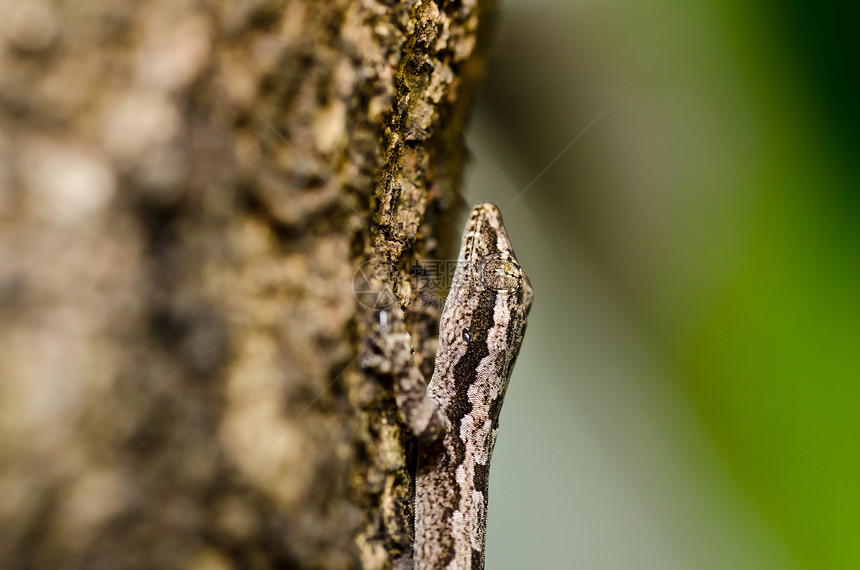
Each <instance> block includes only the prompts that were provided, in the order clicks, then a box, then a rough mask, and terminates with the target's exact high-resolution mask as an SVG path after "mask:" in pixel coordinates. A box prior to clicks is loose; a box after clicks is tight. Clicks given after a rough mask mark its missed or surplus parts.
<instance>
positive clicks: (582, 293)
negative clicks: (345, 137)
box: [467, 0, 860, 570]
mask: <svg viewBox="0 0 860 570" xmlns="http://www.w3.org/2000/svg"><path fill="white" fill-rule="evenodd" d="M500 8H501V10H500V18H499V22H498V30H497V34H496V38H495V44H494V45H495V48H494V49H495V57H494V60H493V62H492V65H491V71H490V74H489V76H488V77H487V81H486V82H485V84H484V87H483V90H482V94H481V96H480V101H479V104H478V108H477V111H476V114H475V117H474V120H473V123H472V126H471V129H470V135H469V138H470V141H469V142H470V147H471V150H472V153H473V160H472V164H471V168H470V172H469V176H468V180H467V193H468V196H467V199H468V200H470V201H472V202H474V201H478V200H490V201H493V202H495V203H497V204H499V206H501V207H502V209H503V212H504V215H505V220H506V223H507V226H508V230H509V233H510V235H511V237H512V239H513V241H514V243H515V244H516V245H517V254H518V256H519V258H520V261H521V262H522V264H523V266H524V267H525V269H526V271H527V272H528V273H529V276H530V278H531V281H532V283H533V285H534V287H535V291H536V300H535V306H534V309H533V311H532V314H531V317H530V322H529V334H528V337H527V338H526V342H525V345H524V348H523V352H522V354H521V357H520V360H519V362H518V365H517V370H516V371H515V372H514V378H513V379H512V381H511V387H510V392H509V394H508V397H507V399H506V404H505V411H504V412H503V414H502V431H501V437H499V439H498V443H497V446H496V453H495V456H494V460H493V471H492V474H491V477H492V484H491V499H490V511H489V530H488V533H489V534H488V560H487V564H488V567H489V568H492V569H504V568H584V569H592V568H596V569H603V568H607V569H609V568H619V569H621V568H637V569H640V568H642V569H644V568H647V569H651V568H654V569H658V568H659V569H669V568H672V569H674V568H679V569H680V568H714V569H717V568H721V569H722V568H751V569H752V568H756V569H758V568H763V569H767V568H813V569H840V570H842V569H852V568H860V247H858V246H860V221H858V206H860V198H858V191H860V184H858V179H860V177H858V170H860V165H858V157H860V134H858V133H860V110H858V101H860V89H858V76H860V64H858V54H860V49H858V46H857V44H858V40H857V38H858V37H860V34H858V33H857V31H856V28H857V25H858V24H857V22H858V21H860V20H858V18H856V17H854V16H856V14H854V12H855V10H853V9H851V8H848V5H847V4H845V6H837V5H836V4H835V3H832V4H830V5H828V4H813V3H802V2H788V3H777V2H759V3H757V4H756V5H749V4H747V3H742V2H712V1H707V0H703V1H699V2H693V3H690V2H681V1H675V0H671V1H669V0H661V1H657V2H648V3H645V2H634V1H624V0H622V1H612V2H585V1H581V2H569V1H563V0H532V1H526V0H507V1H503V2H502V3H501V5H500ZM574 141H575V142H574ZM571 143H572V144H571ZM565 149H566V150H565Z"/></svg>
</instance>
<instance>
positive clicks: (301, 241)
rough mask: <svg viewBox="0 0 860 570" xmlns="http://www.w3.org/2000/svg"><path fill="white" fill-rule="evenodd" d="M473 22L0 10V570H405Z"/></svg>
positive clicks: (457, 5) (281, 5) (292, 13)
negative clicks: (412, 403) (432, 276)
mask: <svg viewBox="0 0 860 570" xmlns="http://www.w3.org/2000/svg"><path fill="white" fill-rule="evenodd" d="M487 4H488V2H483V3H481V2H478V1H477V0H474V1H469V0H462V1H450V2H449V1H441V0H440V1H438V2H435V3H434V2H432V1H429V0H423V1H422V0H410V1H406V2H400V3H398V2H389V1H382V0H378V1H373V0H359V1H352V0H326V1H319V0H307V1H300V0H293V1H269V0H252V1H250V2H236V1H227V0H225V1H216V0H213V1H212V2H206V3H200V2H190V1H187V0H180V1H175V0H171V1H167V0H149V1H144V2H132V3H112V2H107V1H104V0H102V1H94V2H63V3H61V2H51V1H48V0H28V1H27V2H15V1H11V0H0V566H2V567H3V568H29V567H44V568H81V567H86V568H112V569H115V568H142V567H146V568H231V567H242V568H268V567H280V568H387V567H391V566H394V567H408V565H409V554H410V552H409V544H410V540H411V539H410V533H411V528H410V524H411V523H410V516H411V506H410V477H409V474H408V469H407V466H408V460H407V455H408V453H407V451H408V448H409V437H408V434H407V433H406V431H405V429H404V427H403V426H402V424H401V421H400V419H399V417H398V415H397V411H396V406H395V404H394V398H393V393H392V386H391V385H390V379H386V378H385V377H383V376H378V375H374V374H372V373H371V372H369V371H368V370H365V369H363V368H362V366H361V356H362V353H363V351H364V350H365V342H364V338H365V334H366V331H367V330H368V327H371V326H378V321H379V315H378V312H377V311H375V310H374V309H373V308H372V307H367V306H365V305H366V303H361V302H358V301H357V298H356V295H355V294H354V292H353V287H354V283H353V281H354V275H355V274H356V270H357V269H358V268H359V267H361V266H364V267H366V268H368V269H369V270H370V271H369V274H370V275H372V279H371V280H370V284H371V286H372V287H373V291H374V292H378V293H380V294H383V293H386V292H388V293H391V294H393V297H392V298H393V299H394V300H396V302H398V303H399V304H400V305H401V306H403V307H406V308H407V324H408V325H409V327H410V330H411V332H412V336H413V340H414V343H415V347H416V360H417V362H419V364H420V365H421V366H422V368H423V370H424V372H425V373H426V374H427V375H428V377H429V373H430V371H431V370H432V354H433V352H434V349H435V340H434V339H435V337H436V319H437V318H438V308H437V307H435V306H434V305H432V304H431V305H426V304H421V303H412V301H413V300H414V299H415V298H416V297H417V296H419V295H420V294H421V291H420V290H419V289H420V288H417V287H415V286H414V285H415V283H413V282H412V281H411V280H410V267H411V265H412V264H413V262H415V261H416V260H421V259H428V258H439V257H440V256H441V253H440V249H442V248H441V247H440V241H441V240H440V238H442V237H446V236H448V237H450V231H449V230H448V226H447V224H448V220H449V219H450V217H451V214H452V212H453V210H454V208H455V206H458V205H459V203H458V198H457V193H456V191H457V184H458V181H459V177H460V172H461V168H462V163H463V156H464V151H463V148H462V143H461V133H462V129H463V123H464V118H465V114H466V110H467V107H468V101H469V93H470V91H471V89H472V88H473V86H474V83H475V80H476V78H477V76H478V74H479V71H480V68H481V67H482V58H481V53H480V52H481V50H480V49H479V48H480V46H481V41H480V37H481V36H482V34H483V33H484V32H485V30H486V27H487V18H486V16H487V10H488V5H487Z"/></svg>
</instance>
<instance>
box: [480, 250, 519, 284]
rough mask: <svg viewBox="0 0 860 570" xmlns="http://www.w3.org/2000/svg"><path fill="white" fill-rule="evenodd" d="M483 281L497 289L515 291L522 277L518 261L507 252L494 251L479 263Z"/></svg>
mask: <svg viewBox="0 0 860 570" xmlns="http://www.w3.org/2000/svg"><path fill="white" fill-rule="evenodd" d="M478 275H479V277H480V280H481V283H482V284H483V285H484V286H485V287H487V288H489V289H493V290H495V291H513V290H514V289H516V288H517V285H518V284H519V283H520V280H521V279H522V270H521V269H520V266H519V265H517V262H516V261H514V260H513V258H511V257H510V256H509V255H507V254H505V253H493V254H490V255H488V256H486V257H484V258H483V259H482V260H481V262H480V263H479V264H478Z"/></svg>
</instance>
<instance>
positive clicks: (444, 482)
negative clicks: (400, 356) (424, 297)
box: [413, 203, 533, 570]
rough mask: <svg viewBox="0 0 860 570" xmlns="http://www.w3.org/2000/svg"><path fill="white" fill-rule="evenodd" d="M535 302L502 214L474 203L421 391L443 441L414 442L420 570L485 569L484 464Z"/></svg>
mask: <svg viewBox="0 0 860 570" xmlns="http://www.w3.org/2000/svg"><path fill="white" fill-rule="evenodd" d="M532 296H533V294H532V288H531V285H530V283H529V280H528V277H526V274H525V273H524V272H523V270H522V268H521V267H520V265H519V263H517V260H516V257H515V256H514V250H513V248H512V247H511V242H510V239H508V234H507V232H506V231H505V226H504V224H503V223H502V215H501V213H500V212H499V210H498V208H496V206H494V205H492V204H487V203H483V204H478V205H477V206H475V207H474V208H473V209H472V212H471V214H470V216H469V221H468V223H467V224H466V229H465V231H464V234H463V242H462V245H461V248H460V254H459V258H458V263H457V267H456V269H455V272H454V277H453V280H452V283H451V288H450V291H449V293H448V297H447V299H446V301H445V307H444V309H443V311H442V317H441V320H440V323H439V347H438V350H437V352H436V363H435V371H434V373H433V378H432V379H431V381H430V384H429V385H428V387H427V394H428V395H429V397H430V399H431V400H432V401H434V402H435V403H436V405H437V406H438V410H439V411H440V412H441V416H442V421H443V423H444V427H445V434H444V436H443V437H442V438H440V439H437V440H436V441H433V442H430V443H426V439H427V438H424V440H425V443H419V450H418V466H417V473H416V481H415V538H414V542H413V561H414V564H415V568H417V569H419V570H425V569H437V568H438V569H442V568H447V569H451V570H466V569H470V570H479V569H482V568H483V567H484V537H485V530H486V520H487V519H486V516H487V488H488V477H489V469H490V458H491V456H492V453H493V446H494V445H495V442H496V435H497V434H498V432H499V412H500V411H501V407H502V401H503V399H504V397H505V391H506V389H507V387H508V380H509V379H510V376H511V370H512V369H513V367H514V362H515V361H516V358H517V354H518V353H519V350H520V344H521V343H522V340H523V335H524V334H525V330H526V317H527V315H528V312H529V309H530V307H531V303H532ZM420 441H421V440H420V439H419V442H420Z"/></svg>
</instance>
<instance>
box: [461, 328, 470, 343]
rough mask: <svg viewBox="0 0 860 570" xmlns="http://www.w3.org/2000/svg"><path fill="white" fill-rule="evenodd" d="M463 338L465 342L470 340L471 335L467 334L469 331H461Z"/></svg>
mask: <svg viewBox="0 0 860 570" xmlns="http://www.w3.org/2000/svg"><path fill="white" fill-rule="evenodd" d="M463 340H465V341H466V342H469V341H470V340H472V335H470V334H469V331H466V330H464V331H463Z"/></svg>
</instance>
